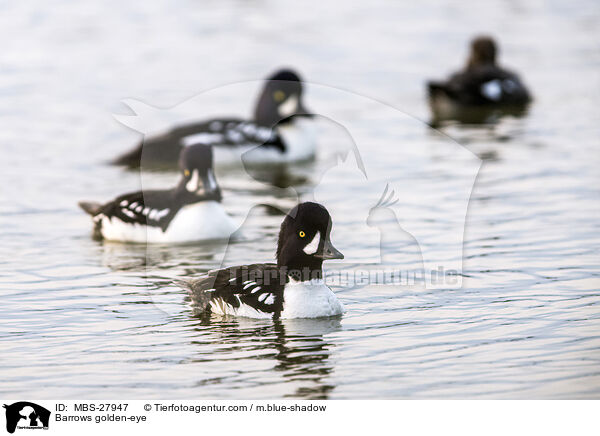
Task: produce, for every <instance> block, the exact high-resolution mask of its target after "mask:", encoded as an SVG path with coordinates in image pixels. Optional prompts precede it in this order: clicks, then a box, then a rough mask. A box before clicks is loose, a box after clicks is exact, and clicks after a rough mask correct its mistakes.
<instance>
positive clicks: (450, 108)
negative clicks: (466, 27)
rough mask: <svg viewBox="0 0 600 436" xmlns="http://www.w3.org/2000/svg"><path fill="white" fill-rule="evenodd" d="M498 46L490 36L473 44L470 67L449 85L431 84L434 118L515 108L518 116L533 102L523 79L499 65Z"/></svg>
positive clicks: (485, 36)
mask: <svg viewBox="0 0 600 436" xmlns="http://www.w3.org/2000/svg"><path fill="white" fill-rule="evenodd" d="M497 57H498V45H497V44H496V41H495V40H494V39H493V38H492V37H491V36H487V35H481V36H478V37H476V38H474V39H473V40H472V41H471V48H470V54H469V58H468V60H467V64H466V66H465V67H464V68H463V69H462V70H461V71H458V72H456V73H454V74H452V75H451V76H450V77H449V78H448V79H447V80H445V81H429V82H428V83H427V89H428V96H429V104H430V106H431V109H432V112H433V113H434V116H437V117H439V118H452V117H453V113H455V112H457V111H460V110H466V111H468V110H472V112H473V114H477V111H478V110H482V109H483V110H485V109H494V108H501V107H504V108H507V109H508V108H511V107H512V108H514V109H515V110H516V112H519V109H520V108H522V107H523V106H524V105H527V104H528V103H529V102H530V101H531V100H532V97H531V93H530V92H529V90H528V89H527V87H526V86H525V85H524V83H523V82H522V81H521V79H520V78H519V76H518V75H517V74H516V73H514V72H512V71H510V70H508V69H505V68H503V67H501V66H500V65H499V64H498V62H497Z"/></svg>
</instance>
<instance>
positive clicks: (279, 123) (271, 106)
mask: <svg viewBox="0 0 600 436" xmlns="http://www.w3.org/2000/svg"><path fill="white" fill-rule="evenodd" d="M303 91H304V90H303V83H302V80H301V79H300V76H299V75H298V74H297V73H296V72H295V71H293V70H291V69H281V70H279V71H276V72H275V73H274V74H272V75H271V76H269V77H268V78H267V79H266V80H265V82H264V85H263V89H262V91H261V93H260V95H259V97H258V100H257V102H256V106H255V108H254V114H253V117H252V118H249V119H244V118H238V117H227V118H211V119H207V120H200V121H198V122H194V123H190V124H183V125H180V126H175V127H173V128H172V129H171V130H170V131H169V132H166V133H162V134H160V135H157V136H145V137H144V140H143V141H142V142H140V143H139V144H138V146H137V147H136V148H135V149H133V150H132V151H130V152H128V153H126V154H124V155H123V156H121V157H119V158H117V159H116V160H115V161H114V163H115V164H117V165H126V166H129V167H137V166H139V165H140V161H141V159H142V148H143V151H144V152H143V159H144V165H152V164H155V165H160V166H164V165H169V164H174V163H175V162H176V159H177V156H178V154H179V152H180V150H181V149H182V148H183V147H186V146H189V145H194V144H207V145H212V146H213V147H215V164H216V165H232V164H237V163H238V162H239V161H240V159H241V158H242V156H243V159H244V164H250V165H252V164H254V165H262V164H270V163H271V164H279V163H290V162H298V161H304V160H309V159H312V158H314V156H315V152H316V128H315V120H314V117H313V115H312V114H311V113H310V112H309V111H308V110H307V109H306V108H305V107H304V104H303V100H302V94H303Z"/></svg>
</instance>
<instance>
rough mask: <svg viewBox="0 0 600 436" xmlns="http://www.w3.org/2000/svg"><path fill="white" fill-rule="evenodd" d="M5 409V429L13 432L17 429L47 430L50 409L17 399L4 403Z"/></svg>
mask: <svg viewBox="0 0 600 436" xmlns="http://www.w3.org/2000/svg"><path fill="white" fill-rule="evenodd" d="M4 408H5V409H6V431H8V432H9V433H14V432H15V430H16V429H17V428H18V429H28V430H35V429H43V430H48V424H49V422H50V411H49V410H48V409H46V408H44V407H42V406H39V405H37V404H35V403H30V402H29V401H19V402H17V403H13V404H11V405H6V404H5V405H4Z"/></svg>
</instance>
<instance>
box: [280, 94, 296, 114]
mask: <svg viewBox="0 0 600 436" xmlns="http://www.w3.org/2000/svg"><path fill="white" fill-rule="evenodd" d="M296 110H298V97H296V96H295V95H291V96H289V97H288V99H287V100H286V101H285V102H283V103H282V104H280V105H279V109H278V112H279V115H281V116H282V117H289V116H291V115H294V114H295V113H296Z"/></svg>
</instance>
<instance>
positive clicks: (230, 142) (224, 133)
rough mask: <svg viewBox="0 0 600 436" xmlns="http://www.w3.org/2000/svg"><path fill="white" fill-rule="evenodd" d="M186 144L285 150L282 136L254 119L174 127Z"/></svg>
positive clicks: (214, 121) (213, 121) (216, 121)
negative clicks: (245, 146)
mask: <svg viewBox="0 0 600 436" xmlns="http://www.w3.org/2000/svg"><path fill="white" fill-rule="evenodd" d="M172 132H174V133H175V134H176V135H177V136H179V137H180V138H181V139H180V140H181V143H182V145H184V146H188V145H194V144H206V145H213V146H239V145H254V146H258V145H261V146H264V147H274V148H278V149H280V150H281V151H282V152H283V151H285V150H284V147H283V143H282V141H281V138H280V137H279V135H278V134H277V132H276V131H275V130H274V129H271V128H269V127H265V126H261V125H258V124H256V123H255V122H253V121H247V120H239V119H227V120H211V121H208V122H204V123H199V124H195V125H192V126H184V127H179V128H176V129H174V130H173V131H172Z"/></svg>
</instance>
